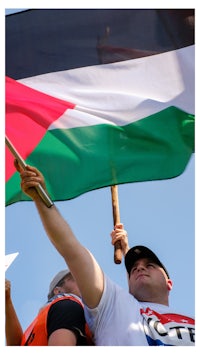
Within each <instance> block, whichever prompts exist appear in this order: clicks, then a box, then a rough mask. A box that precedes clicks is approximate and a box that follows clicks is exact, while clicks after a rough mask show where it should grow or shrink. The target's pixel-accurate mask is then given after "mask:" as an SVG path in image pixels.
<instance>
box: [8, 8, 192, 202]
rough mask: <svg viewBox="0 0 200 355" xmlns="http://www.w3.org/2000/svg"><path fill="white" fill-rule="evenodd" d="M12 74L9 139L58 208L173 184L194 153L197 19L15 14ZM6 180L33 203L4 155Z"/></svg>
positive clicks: (166, 13) (184, 13) (11, 20)
mask: <svg viewBox="0 0 200 355" xmlns="http://www.w3.org/2000/svg"><path fill="white" fill-rule="evenodd" d="M14 53H15V54H14ZM14 55H15V60H14V61H13V57H14ZM6 75H7V78H6V134H7V136H8V138H9V139H10V141H11V142H12V143H13V145H14V146H15V147H16V149H17V150H18V151H19V153H20V154H21V156H22V157H23V159H25V160H26V162H27V163H29V164H31V165H34V166H36V167H37V168H38V169H39V170H41V171H42V172H43V174H44V176H45V178H46V181H47V188H48V190H49V192H50V196H51V198H52V200H65V199H71V198H74V197H76V196H79V195H80V194H82V193H84V192H87V191H90V190H93V189H97V188H101V187H104V186H110V185H114V184H120V183H128V182H135V181H147V180H156V179H166V178H173V177H175V176H178V175H180V174H181V173H182V172H183V171H184V169H185V167H186V165H187V163H188V161H189V159H190V156H191V154H192V153H193V152H194V13H193V11H192V10H188V9H187V10H130V9H129V10H121V9H120V10H100V9H98V10H93V9H90V10H84V9H82V10H67V9H65V10H63V9H60V10H29V11H25V12H21V13H18V14H15V15H9V16H7V19H6ZM6 181H7V182H6V203H7V204H11V203H14V202H16V201H20V200H27V199H28V197H27V196H25V195H24V194H23V193H22V192H21V189H20V183H19V176H18V173H16V171H15V169H14V167H13V157H12V155H11V153H10V152H9V151H8V150H7V151H6Z"/></svg>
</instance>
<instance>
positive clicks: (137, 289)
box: [129, 258, 172, 304]
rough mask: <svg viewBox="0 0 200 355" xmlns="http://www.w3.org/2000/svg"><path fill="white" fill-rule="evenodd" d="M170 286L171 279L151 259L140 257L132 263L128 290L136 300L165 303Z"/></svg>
mask: <svg viewBox="0 0 200 355" xmlns="http://www.w3.org/2000/svg"><path fill="white" fill-rule="evenodd" d="M171 287H172V282H171V280H169V279H168V278H167V275H166V273H165V271H164V270H163V269H162V268H161V267H160V266H159V265H157V264H156V263H155V262H154V261H153V260H151V259H149V258H142V259H139V260H137V261H136V262H135V264H134V265H133V267H132V269H131V272H130V277H129V292H130V293H131V294H132V295H133V296H134V297H135V298H136V299H137V300H138V301H141V302H155V303H162V304H166V302H167V303H168V294H169V291H170V290H171ZM162 300H164V301H162Z"/></svg>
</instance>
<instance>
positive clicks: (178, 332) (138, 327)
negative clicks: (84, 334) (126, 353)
mask: <svg viewBox="0 0 200 355" xmlns="http://www.w3.org/2000/svg"><path fill="white" fill-rule="evenodd" d="M85 316H86V321H87V323H88V325H89V327H90V329H91V331H92V333H93V334H94V342H95V344H96V345H103V346H106V345H113V346H116V345H119V346H125V345H129V346H133V345H134V346H139V345H141V346H145V345H146V346H148V345H160V346H164V345H179V346H191V345H194V330H195V326H194V320H193V319H191V318H189V317H186V316H183V315H179V314H174V313H172V312H171V311H170V308H169V307H168V306H164V305H161V304H155V303H148V302H138V301H137V300H136V299H135V298H134V297H133V296H132V295H131V294H130V293H129V292H128V291H126V290H124V289H122V288H121V287H119V286H118V285H117V284H115V283H114V282H113V281H111V280H110V279H109V278H108V277H107V276H105V287H104V292H103V295H102V298H101V301H100V303H99V305H98V306H97V307H96V308H94V309H90V308H88V307H87V306H85Z"/></svg>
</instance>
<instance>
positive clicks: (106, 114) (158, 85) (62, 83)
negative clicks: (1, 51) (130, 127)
mask: <svg viewBox="0 0 200 355" xmlns="http://www.w3.org/2000/svg"><path fill="white" fill-rule="evenodd" d="M19 82H21V83H22V84H24V85H27V86H29V87H31V88H33V89H35V90H38V91H41V92H43V93H45V94H47V95H50V96H53V97H56V98H58V99H61V100H65V101H68V102H71V103H73V104H75V105H76V106H75V111H77V112H72V110H70V111H69V110H67V111H66V112H65V113H64V114H63V115H62V116H61V117H60V119H59V120H60V122H58V127H62V126H63V125H64V127H65V128H73V127H83V126H88V125H89V126H91V125H96V124H99V123H105V122H107V123H109V124H116V125H119V126H123V125H126V124H129V123H132V122H134V121H137V120H140V119H142V118H145V117H147V116H150V115H153V114H155V113H157V112H160V111H162V110H164V109H166V108H168V107H170V106H176V107H178V108H180V109H182V110H183V111H186V112H188V113H191V114H193V113H194V46H188V47H185V48H182V49H178V50H175V51H169V52H166V53H161V54H157V55H153V56H150V57H144V58H138V59H133V60H128V61H122V62H118V63H112V64H104V65H98V66H90V67H84V68H77V69H72V70H66V71H60V72H54V73H48V74H42V75H37V76H34V77H30V78H25V79H21V80H19ZM101 120H102V121H101ZM52 128H53V127H52Z"/></svg>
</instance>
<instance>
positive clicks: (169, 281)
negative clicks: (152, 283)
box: [167, 279, 173, 291]
mask: <svg viewBox="0 0 200 355" xmlns="http://www.w3.org/2000/svg"><path fill="white" fill-rule="evenodd" d="M172 285H173V283H172V280H170V279H168V280H167V288H168V290H169V291H171V289H172Z"/></svg>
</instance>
